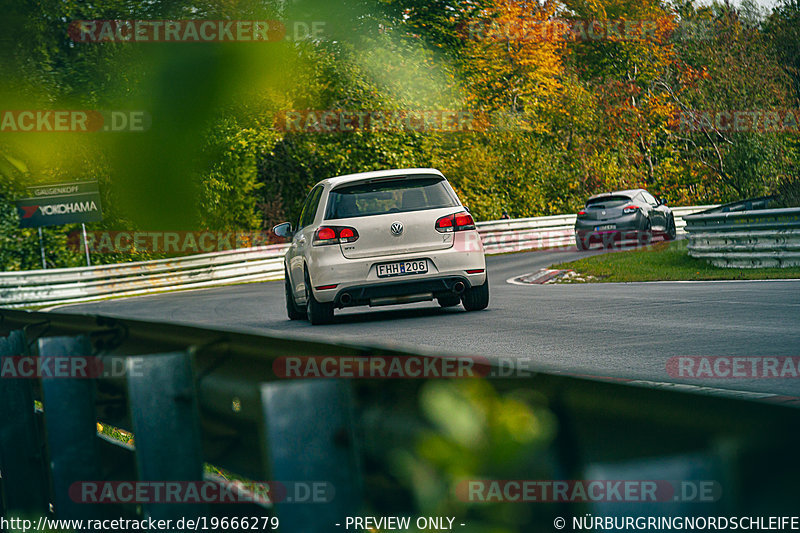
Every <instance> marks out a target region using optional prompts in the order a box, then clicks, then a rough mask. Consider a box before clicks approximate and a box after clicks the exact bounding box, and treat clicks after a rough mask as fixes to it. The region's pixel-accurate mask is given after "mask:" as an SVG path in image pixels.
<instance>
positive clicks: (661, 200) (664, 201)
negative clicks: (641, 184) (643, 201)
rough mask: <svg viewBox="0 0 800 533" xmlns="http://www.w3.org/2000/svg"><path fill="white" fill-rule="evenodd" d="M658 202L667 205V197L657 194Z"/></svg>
mask: <svg viewBox="0 0 800 533" xmlns="http://www.w3.org/2000/svg"><path fill="white" fill-rule="evenodd" d="M658 204H659V205H667V199H666V198H664V197H663V196H659V197H658Z"/></svg>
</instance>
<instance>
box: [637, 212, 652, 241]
mask: <svg viewBox="0 0 800 533" xmlns="http://www.w3.org/2000/svg"><path fill="white" fill-rule="evenodd" d="M650 244H653V226H652V225H651V224H650V219H649V218H648V219H645V224H644V229H642V230H641V231H640V232H639V245H640V246H648V245H650Z"/></svg>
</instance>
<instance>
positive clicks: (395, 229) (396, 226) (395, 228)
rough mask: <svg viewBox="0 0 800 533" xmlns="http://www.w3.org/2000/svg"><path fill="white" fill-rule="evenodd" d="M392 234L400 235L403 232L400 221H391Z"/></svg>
mask: <svg viewBox="0 0 800 533" xmlns="http://www.w3.org/2000/svg"><path fill="white" fill-rule="evenodd" d="M391 230H392V235H402V234H403V224H402V223H400V222H392V227H391Z"/></svg>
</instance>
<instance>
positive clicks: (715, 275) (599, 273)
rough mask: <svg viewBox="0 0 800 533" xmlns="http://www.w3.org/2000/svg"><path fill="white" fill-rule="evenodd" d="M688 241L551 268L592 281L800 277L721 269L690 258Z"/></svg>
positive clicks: (787, 271) (789, 271) (790, 271)
mask: <svg viewBox="0 0 800 533" xmlns="http://www.w3.org/2000/svg"><path fill="white" fill-rule="evenodd" d="M687 244H688V241H686V240H681V241H674V242H659V243H656V244H653V245H651V246H647V247H644V248H639V249H636V250H631V251H628V252H618V253H608V254H599V255H595V256H592V257H586V258H584V259H579V260H577V261H570V262H569V263H560V264H557V265H553V266H552V267H551V268H554V269H560V270H574V271H576V272H578V273H580V274H583V275H584V277H586V276H593V277H594V278H595V279H591V280H590V281H593V282H626V281H705V280H736V279H800V267H790V268H741V269H740V268H718V267H715V266H713V265H711V264H709V263H707V262H706V261H705V259H695V258H693V257H689V254H688V252H687V251H686V246H687Z"/></svg>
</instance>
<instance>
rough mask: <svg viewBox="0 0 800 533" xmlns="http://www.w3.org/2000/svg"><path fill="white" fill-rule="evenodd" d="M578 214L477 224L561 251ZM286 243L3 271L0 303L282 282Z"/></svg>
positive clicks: (497, 241) (682, 210) (504, 240)
mask: <svg viewBox="0 0 800 533" xmlns="http://www.w3.org/2000/svg"><path fill="white" fill-rule="evenodd" d="M709 207H710V206H694V207H676V208H674V209H673V213H674V214H675V225H676V228H677V230H678V233H679V234H681V233H683V228H684V222H683V216H685V215H687V214H689V213H694V212H697V211H702V210H704V209H707V208H709ZM574 224H575V215H558V216H547V217H533V218H522V219H511V220H495V221H488V222H478V223H477V224H476V226H477V227H478V232H479V233H480V235H481V240H482V242H483V245H484V248H485V250H486V252H487V253H489V254H493V253H503V252H512V251H524V250H538V249H558V248H568V247H572V246H574V244H575V242H574V234H573V226H574ZM286 248H287V246H286V245H285V244H278V245H270V246H259V247H253V248H242V249H236V250H226V251H222V252H213V253H206V254H198V255H191V256H187V257H182V258H174V259H161V260H156V261H143V262H135V263H120V264H113V265H99V266H93V267H82V268H60V269H50V270H31V271H26V272H3V273H0V305H1V306H4V307H33V306H35V307H49V306H53V305H59V304H65V303H80V302H88V301H93V300H98V299H103V298H109V297H122V296H139V295H145V294H154V293H159V292H164V291H169V290H175V289H193V288H205V287H214V286H219V285H227V284H231V283H245V282H255V281H273V280H280V279H283V261H282V258H283V255H284V253H285V252H286Z"/></svg>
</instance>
